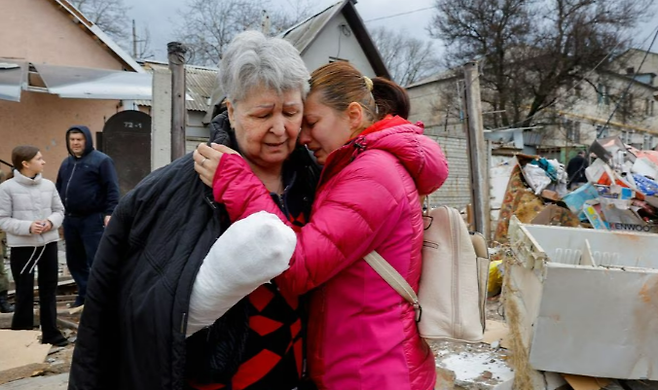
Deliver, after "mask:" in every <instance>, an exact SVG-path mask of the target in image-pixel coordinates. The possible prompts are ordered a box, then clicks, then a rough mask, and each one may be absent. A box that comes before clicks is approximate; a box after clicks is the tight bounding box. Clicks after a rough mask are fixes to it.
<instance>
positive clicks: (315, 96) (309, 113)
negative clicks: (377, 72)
mask: <svg viewBox="0 0 658 390" xmlns="http://www.w3.org/2000/svg"><path fill="white" fill-rule="evenodd" d="M352 127H353V126H352V123H351V121H350V118H349V116H348V115H347V113H343V112H339V111H336V110H335V109H333V108H331V107H329V106H327V105H325V104H323V103H322V102H321V94H320V93H319V92H311V93H309V95H308V97H307V98H306V102H305V103H304V121H303V122H302V131H301V134H300V136H299V142H301V143H302V144H304V145H306V147H307V148H308V149H309V150H311V151H312V152H313V155H314V156H315V158H316V159H317V161H318V163H319V164H321V165H324V164H325V163H326V161H327V157H328V156H329V154H330V153H331V152H333V151H334V150H336V149H338V148H340V147H341V146H343V145H345V143H347V141H349V140H350V139H351V138H352V137H353V128H352Z"/></svg>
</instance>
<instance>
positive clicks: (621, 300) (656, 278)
mask: <svg viewBox="0 0 658 390" xmlns="http://www.w3.org/2000/svg"><path fill="white" fill-rule="evenodd" d="M509 239H510V244H511V247H512V251H513V252H514V255H515V260H514V262H513V264H512V265H511V266H510V267H508V268H507V270H508V274H507V275H505V276H506V280H507V281H508V284H507V285H506V287H507V290H508V291H507V292H506V295H507V296H508V298H509V299H510V300H511V301H512V302H513V303H514V304H516V306H515V307H516V308H517V309H518V313H515V318H513V319H510V318H509V317H508V322H510V320H511V321H513V322H514V324H510V327H512V326H515V327H516V329H517V330H518V332H517V336H519V337H520V338H521V340H520V341H521V342H522V345H523V347H524V348H525V349H526V350H525V351H523V352H524V353H527V356H528V361H529V363H530V365H531V366H532V367H533V368H534V369H536V370H542V371H551V372H559V373H568V374H578V375H587V376H594V377H608V378H620V379H650V380H658V235H657V234H647V233H630V232H611V231H601V230H593V229H583V228H567V227H556V226H540V225H527V224H521V223H520V222H519V221H518V220H517V219H516V218H515V217H514V218H512V221H511V222H510V227H509ZM515 311H516V310H515Z"/></svg>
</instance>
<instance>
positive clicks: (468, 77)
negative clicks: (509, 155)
mask: <svg viewBox="0 0 658 390" xmlns="http://www.w3.org/2000/svg"><path fill="white" fill-rule="evenodd" d="M464 79H465V81H466V86H465V88H466V102H465V106H466V110H465V111H466V114H467V119H468V131H467V132H466V134H467V139H468V150H469V153H468V157H469V159H468V160H469V165H470V170H471V204H472V205H473V221H474V225H475V230H476V231H478V232H480V233H482V234H483V235H484V237H485V238H486V239H487V240H489V239H491V222H490V219H491V216H490V211H489V198H490V196H491V195H490V190H489V162H488V154H489V153H488V150H487V143H486V142H485V140H484V129H483V125H482V101H481V100H480V74H479V71H478V64H477V62H469V63H467V64H466V65H464Z"/></svg>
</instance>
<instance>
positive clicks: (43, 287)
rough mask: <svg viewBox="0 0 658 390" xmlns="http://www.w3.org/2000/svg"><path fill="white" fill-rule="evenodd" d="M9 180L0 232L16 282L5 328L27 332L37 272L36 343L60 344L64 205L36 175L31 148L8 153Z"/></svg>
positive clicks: (1, 193) (1, 190) (0, 193)
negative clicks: (59, 251)
mask: <svg viewBox="0 0 658 390" xmlns="http://www.w3.org/2000/svg"><path fill="white" fill-rule="evenodd" d="M11 159H12V163H13V164H14V171H13V174H14V177H13V178H11V179H9V180H6V181H4V182H3V183H2V184H0V229H2V230H4V231H5V232H6V233H7V246H8V247H9V248H11V252H10V257H9V261H10V263H11V273H12V275H13V277H14V282H15V283H16V304H15V308H14V316H13V319H12V323H11V328H12V329H14V330H31V329H32V328H33V324H34V314H33V309H32V308H33V305H34V292H33V291H34V273H35V270H38V283H39V304H40V305H39V306H40V321H41V332H42V334H41V342H42V343H44V344H53V345H57V346H63V345H66V344H68V340H67V339H66V338H65V337H64V336H63V335H62V333H61V332H60V331H59V329H57V307H56V290H57V274H58V262H57V241H59V233H58V231H57V229H58V228H59V227H60V226H61V224H62V220H63V219H64V206H63V205H62V201H61V200H60V198H59V194H58V193H57V189H56V188H55V184H54V183H53V182H51V181H50V180H47V179H44V178H43V177H42V176H41V173H42V172H43V168H44V165H45V163H46V162H45V161H44V160H43V157H42V156H41V152H40V151H39V149H38V148H36V147H34V146H17V147H15V148H14V150H13V151H12V153H11Z"/></svg>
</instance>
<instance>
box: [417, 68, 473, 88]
mask: <svg viewBox="0 0 658 390" xmlns="http://www.w3.org/2000/svg"><path fill="white" fill-rule="evenodd" d="M463 77H464V75H463V73H461V72H460V71H459V69H457V68H455V69H449V70H445V71H442V72H439V73H436V74H434V75H432V76H428V77H426V78H424V79H421V80H419V81H416V82H415V83H413V84H411V85H407V86H406V87H405V88H406V89H409V88H414V87H420V86H422V85H425V84H430V83H435V82H438V81H446V80H453V79H456V78H463Z"/></svg>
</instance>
